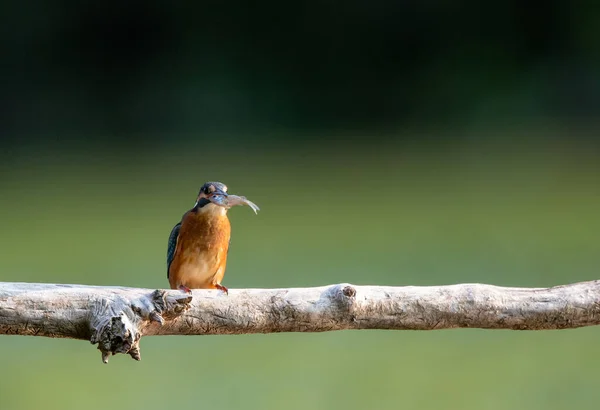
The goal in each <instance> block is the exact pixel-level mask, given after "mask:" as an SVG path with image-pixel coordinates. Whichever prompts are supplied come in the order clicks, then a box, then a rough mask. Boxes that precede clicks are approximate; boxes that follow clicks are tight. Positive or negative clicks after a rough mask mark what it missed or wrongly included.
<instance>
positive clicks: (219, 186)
mask: <svg viewBox="0 0 600 410" xmlns="http://www.w3.org/2000/svg"><path fill="white" fill-rule="evenodd" d="M227 197H228V195H227V186H226V185H225V184H223V183H221V182H207V183H206V184H204V185H202V187H201V188H200V192H198V198H197V199H196V206H197V207H198V208H203V207H204V206H206V205H208V204H215V205H217V206H221V207H225V203H226V198H227Z"/></svg>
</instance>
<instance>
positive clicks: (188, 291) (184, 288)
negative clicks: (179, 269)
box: [179, 285, 192, 293]
mask: <svg viewBox="0 0 600 410" xmlns="http://www.w3.org/2000/svg"><path fill="white" fill-rule="evenodd" d="M179 290H180V291H182V292H185V293H192V290H191V289H190V288H188V287H187V286H185V285H179Z"/></svg>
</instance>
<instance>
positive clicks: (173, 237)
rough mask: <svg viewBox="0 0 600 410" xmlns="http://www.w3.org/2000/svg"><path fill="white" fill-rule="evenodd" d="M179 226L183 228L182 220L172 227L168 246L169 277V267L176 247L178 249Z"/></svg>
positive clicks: (168, 267)
mask: <svg viewBox="0 0 600 410" xmlns="http://www.w3.org/2000/svg"><path fill="white" fill-rule="evenodd" d="M179 228H181V222H179V223H178V224H177V225H175V226H174V227H173V229H171V234H170V235H169V246H168V247H167V279H168V278H169V269H170V268H171V262H173V258H174V257H175V249H177V238H179Z"/></svg>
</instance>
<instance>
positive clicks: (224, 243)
mask: <svg viewBox="0 0 600 410" xmlns="http://www.w3.org/2000/svg"><path fill="white" fill-rule="evenodd" d="M235 205H248V206H249V207H251V208H252V210H253V211H254V213H257V211H258V210H259V208H258V206H256V204H254V203H253V202H251V201H249V200H248V199H246V197H243V196H237V195H232V194H228V193H227V186H225V184H223V183H221V182H207V183H205V184H204V185H202V188H200V192H199V193H198V197H197V199H196V203H195V204H194V207H193V208H192V209H190V210H189V211H187V212H186V213H185V214H184V215H183V217H182V218H181V222H179V223H178V224H177V225H175V226H174V227H173V229H172V230H171V234H170V235H169V245H168V248H167V278H168V279H169V284H170V285H171V289H179V290H182V291H184V292H188V293H189V292H191V290H190V289H219V290H222V291H223V292H225V293H226V294H227V293H228V290H227V288H226V287H225V286H223V285H221V281H222V280H223V275H224V274H225V266H226V264H227V253H228V252H229V243H230V242H231V225H230V223H229V218H227V211H228V210H229V208H231V207H232V206H235Z"/></svg>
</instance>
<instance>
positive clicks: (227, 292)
mask: <svg viewBox="0 0 600 410" xmlns="http://www.w3.org/2000/svg"><path fill="white" fill-rule="evenodd" d="M215 288H216V289H219V290H221V291H223V292H224V293H225V294H226V295H229V289H227V288H226V287H225V286H223V285H221V284H220V283H217V284H215Z"/></svg>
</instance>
